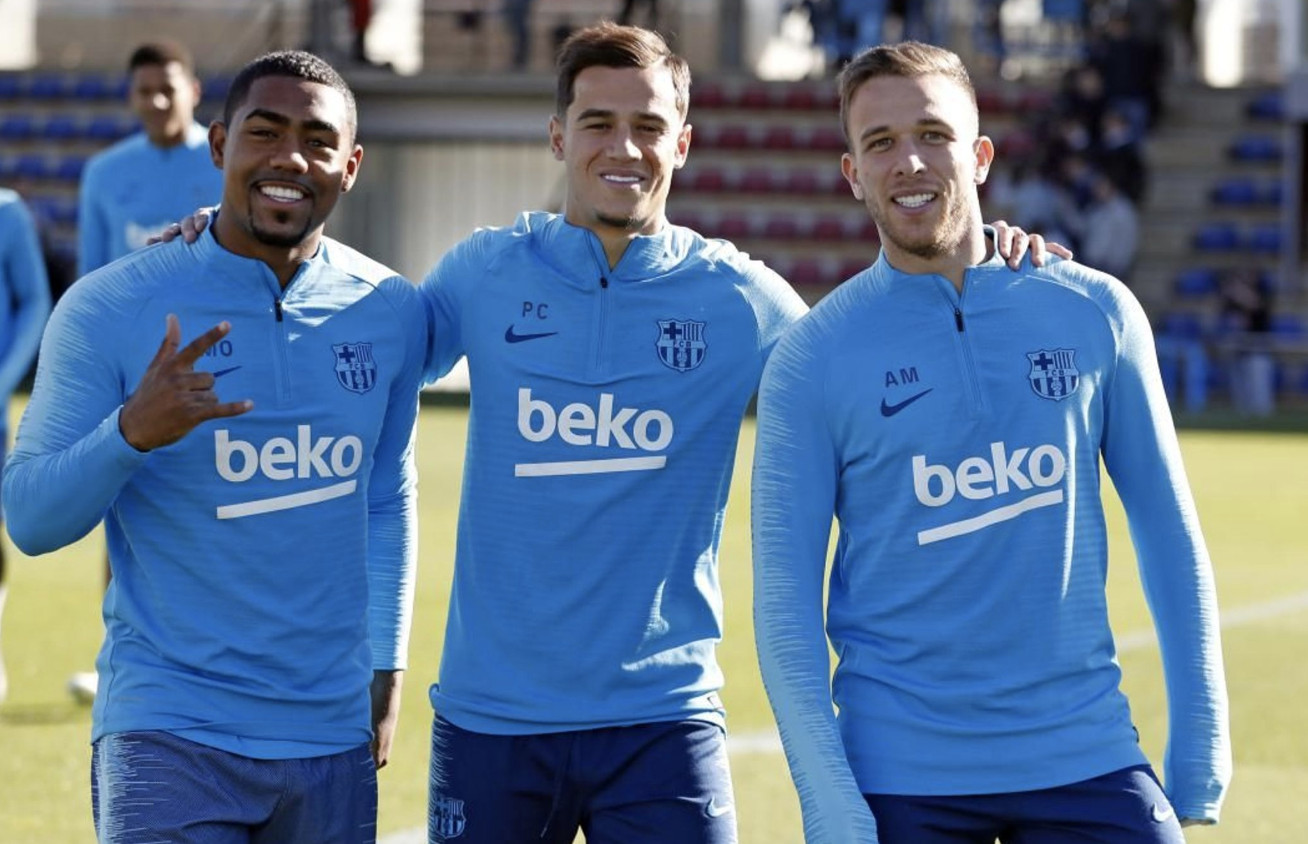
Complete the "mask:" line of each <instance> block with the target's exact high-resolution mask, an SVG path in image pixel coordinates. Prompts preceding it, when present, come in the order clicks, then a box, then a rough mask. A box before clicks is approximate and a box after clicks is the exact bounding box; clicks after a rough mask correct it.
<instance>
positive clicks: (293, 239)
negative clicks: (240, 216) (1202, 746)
mask: <svg viewBox="0 0 1308 844" xmlns="http://www.w3.org/2000/svg"><path fill="white" fill-rule="evenodd" d="M312 222H313V221H312V220H311V219H309V218H306V219H305V221H304V228H302V229H300V231H299V233H298V234H276V233H274V232H270V231H267V230H266V229H262V228H260V227H259V224H258V223H256V222H255V221H254V216H253V215H251V216H250V234H252V235H254V239H255V240H257V241H259V242H260V243H262V244H264V245H265V246H276V247H279V248H289V247H292V246H299V245H300V244H301V243H304V241H305V239H306V238H307V237H308V236H309V230H310V229H311V227H312V226H311V223H312Z"/></svg>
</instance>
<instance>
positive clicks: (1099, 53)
mask: <svg viewBox="0 0 1308 844" xmlns="http://www.w3.org/2000/svg"><path fill="white" fill-rule="evenodd" d="M1089 63H1090V65H1091V66H1092V67H1094V68H1095V70H1097V71H1098V72H1099V75H1100V77H1102V78H1103V80H1104V97H1105V98H1106V99H1107V101H1108V105H1110V106H1112V107H1114V108H1116V109H1118V110H1119V111H1121V112H1122V114H1124V115H1125V116H1126V118H1127V119H1128V120H1129V121H1130V122H1131V126H1132V129H1133V130H1134V132H1135V134H1136V135H1137V136H1140V137H1143V136H1144V135H1145V133H1146V132H1148V130H1149V129H1150V127H1152V126H1153V125H1154V121H1155V120H1156V119H1157V118H1158V113H1159V112H1158V104H1159V103H1161V101H1162V94H1161V86H1162V75H1161V74H1162V66H1161V63H1160V61H1159V57H1158V55H1157V52H1156V50H1155V49H1154V48H1153V46H1152V45H1151V44H1150V43H1148V42H1146V41H1144V40H1142V39H1141V38H1139V37H1138V36H1137V34H1136V33H1135V32H1134V31H1133V30H1132V29H1131V20H1130V18H1129V17H1127V15H1126V14H1125V13H1124V12H1122V11H1121V10H1114V11H1113V12H1112V13H1111V14H1110V15H1109V17H1108V20H1107V22H1106V23H1105V24H1104V25H1103V27H1102V28H1101V29H1100V30H1099V31H1098V32H1097V33H1096V34H1095V36H1094V37H1093V38H1092V39H1091V45H1090V55H1089Z"/></svg>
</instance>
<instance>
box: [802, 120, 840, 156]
mask: <svg viewBox="0 0 1308 844" xmlns="http://www.w3.org/2000/svg"><path fill="white" fill-rule="evenodd" d="M808 148H809V149H813V150H833V151H839V152H844V151H845V135H844V133H842V132H841V131H840V129H839V128H837V127H835V126H819V127H817V128H816V129H814V130H813V133H812V134H811V135H809V139H808Z"/></svg>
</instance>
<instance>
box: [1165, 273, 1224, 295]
mask: <svg viewBox="0 0 1308 844" xmlns="http://www.w3.org/2000/svg"><path fill="white" fill-rule="evenodd" d="M1217 281H1218V279H1217V271H1216V270H1212V269H1209V268H1207V267H1190V268H1189V269H1185V270H1181V272H1179V273H1177V276H1176V280H1175V281H1174V282H1173V284H1172V288H1173V290H1174V291H1175V292H1176V295H1177V297H1178V298H1181V299H1202V298H1203V297H1205V296H1210V295H1212V294H1214V293H1216V292H1217Z"/></svg>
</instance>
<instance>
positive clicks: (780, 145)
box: [763, 123, 798, 149]
mask: <svg viewBox="0 0 1308 844" xmlns="http://www.w3.org/2000/svg"><path fill="white" fill-rule="evenodd" d="M797 145H798V144H797V143H796V138H795V129H794V127H793V126H791V125H790V124H788V123H778V124H776V125H775V126H769V127H768V128H767V130H766V131H765V132H764V133H763V146H764V147H765V148H766V149H794V148H795V147H796V146H797Z"/></svg>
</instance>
